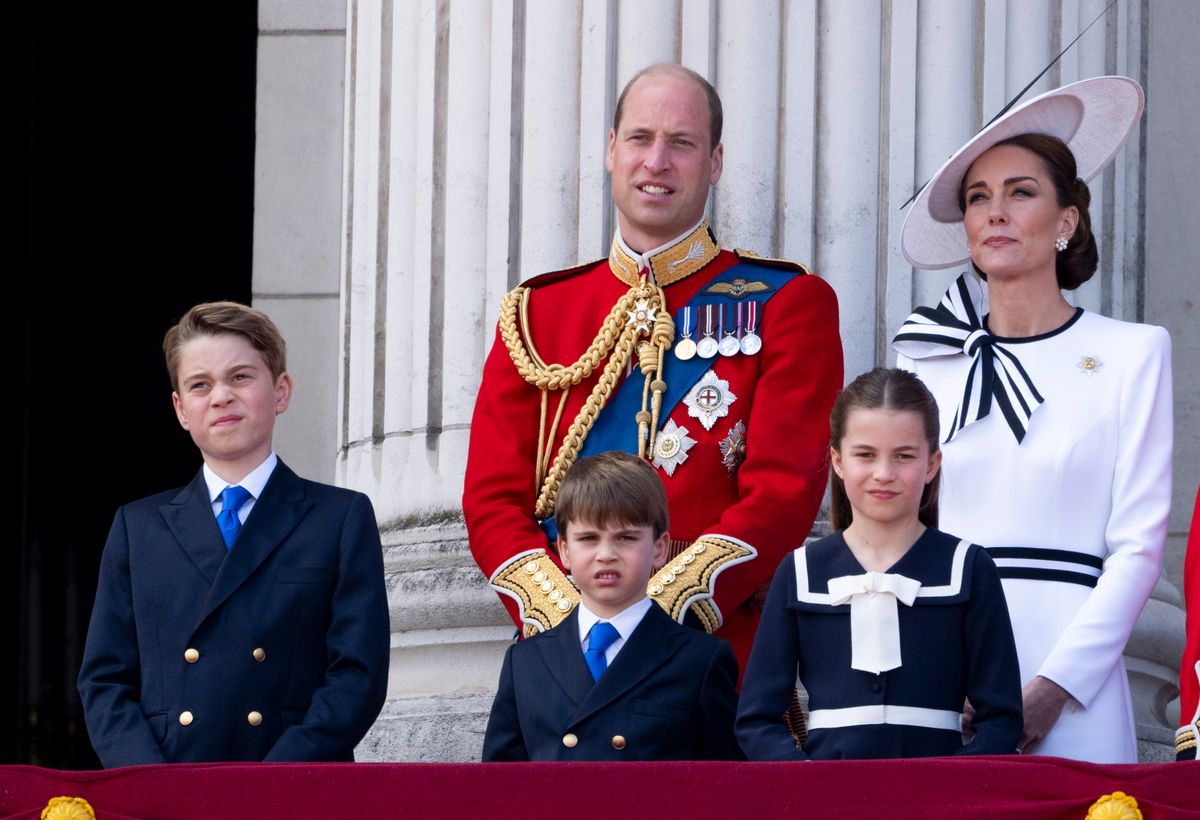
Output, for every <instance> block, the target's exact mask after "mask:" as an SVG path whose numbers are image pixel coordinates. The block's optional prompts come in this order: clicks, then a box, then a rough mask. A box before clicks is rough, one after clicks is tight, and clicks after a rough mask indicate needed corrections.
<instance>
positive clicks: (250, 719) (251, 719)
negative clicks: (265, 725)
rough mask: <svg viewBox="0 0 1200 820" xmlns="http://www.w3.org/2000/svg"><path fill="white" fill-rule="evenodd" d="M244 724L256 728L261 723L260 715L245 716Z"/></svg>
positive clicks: (256, 713)
mask: <svg viewBox="0 0 1200 820" xmlns="http://www.w3.org/2000/svg"><path fill="white" fill-rule="evenodd" d="M246 722H247V723H249V724H250V725H251V726H258V725H259V724H260V723H262V713H261V712H251V713H250V714H248V715H246Z"/></svg>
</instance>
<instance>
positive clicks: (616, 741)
mask: <svg viewBox="0 0 1200 820" xmlns="http://www.w3.org/2000/svg"><path fill="white" fill-rule="evenodd" d="M612 744H613V748H614V749H616V750H617V751H620V750H621V749H624V748H625V737H624V735H613V739H612Z"/></svg>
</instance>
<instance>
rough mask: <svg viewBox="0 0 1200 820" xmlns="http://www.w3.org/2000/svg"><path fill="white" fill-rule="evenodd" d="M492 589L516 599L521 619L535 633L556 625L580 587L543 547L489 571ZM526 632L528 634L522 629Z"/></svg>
mask: <svg viewBox="0 0 1200 820" xmlns="http://www.w3.org/2000/svg"><path fill="white" fill-rule="evenodd" d="M488 582H489V583H490V584H491V585H492V588H493V589H495V590H496V591H497V592H500V593H501V594H504V595H507V596H509V597H510V598H513V599H515V600H516V601H517V603H518V604H519V606H520V609H521V613H520V614H521V621H522V622H523V623H524V624H525V625H526V626H527V627H534V629H535V630H536V631H538V632H544V631H545V630H547V629H551V628H553V627H556V626H558V625H559V624H560V623H562V621H563V619H564V618H566V617H567V616H568V615H570V614H571V610H572V609H574V608H575V605H576V604H577V603H579V590H577V589H576V588H575V585H574V584H573V583H571V579H570V578H568V577H567V576H566V575H564V574H563V572H562V570H561V569H559V568H558V565H557V564H555V563H554V562H553V561H551V560H550V556H548V555H547V554H546V551H545V550H543V549H533V550H526V551H525V552H521V553H517V554H516V555H514V556H513V557H512V558H510V559H508V561H506V562H504V563H503V564H502V565H501V566H500V568H499V569H497V570H496V571H495V572H493V573H492V577H491V578H490V579H489V581H488ZM525 633H526V635H528V634H530V633H529V630H528V629H526V630H525Z"/></svg>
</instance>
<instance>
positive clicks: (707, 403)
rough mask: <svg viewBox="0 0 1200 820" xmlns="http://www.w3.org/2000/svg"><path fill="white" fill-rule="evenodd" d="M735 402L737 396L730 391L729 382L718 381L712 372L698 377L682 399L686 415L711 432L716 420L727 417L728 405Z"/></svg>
mask: <svg viewBox="0 0 1200 820" xmlns="http://www.w3.org/2000/svg"><path fill="white" fill-rule="evenodd" d="M735 401H737V396H735V395H734V394H733V393H732V391H730V389H729V382H727V381H726V380H725V379H718V378H717V374H716V373H714V372H713V371H712V370H709V371H708V372H707V373H705V374H704V375H703V376H702V377H700V381H698V382H696V384H695V385H693V387H692V389H691V390H690V391H688V394H687V395H686V396H684V398H683V403H684V404H686V405H687V409H688V415H689V416H691V417H692V418H694V419H699V420H700V423H701V424H703V425H704V429H705V430H711V429H712V428H713V425H714V424H716V423H717V419H719V418H723V417H724V416H727V415H729V405H731V404H733V403H734V402H735Z"/></svg>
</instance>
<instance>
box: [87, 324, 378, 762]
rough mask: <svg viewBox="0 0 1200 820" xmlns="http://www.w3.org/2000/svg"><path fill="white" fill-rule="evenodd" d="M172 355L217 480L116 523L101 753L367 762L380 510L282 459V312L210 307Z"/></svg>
mask: <svg viewBox="0 0 1200 820" xmlns="http://www.w3.org/2000/svg"><path fill="white" fill-rule="evenodd" d="M163 352H164V353H165V354H166V360H167V369H168V371H169V373H170V376H171V383H172V386H173V387H174V392H173V393H172V395H171V398H172V401H173V402H174V405H175V412H176V415H177V416H178V418H179V423H180V425H182V426H183V428H184V429H185V430H187V431H188V432H189V433H190V434H191V436H192V440H193V441H194V442H195V443H196V446H197V447H198V448H199V450H200V454H201V455H202V456H203V458H204V466H203V468H202V469H201V470H200V472H199V473H198V474H197V475H196V478H195V479H194V480H193V481H192V482H191V483H190V484H189V485H188V486H187V487H184V488H182V489H176V490H172V491H170V492H166V493H162V494H161V495H157V496H151V497H150V498H144V499H142V500H140V501H135V502H133V503H132V504H128V505H126V506H125V507H122V508H121V509H120V510H118V511H117V515H116V519H115V520H114V522H113V526H112V530H111V532H110V533H109V536H108V542H107V543H106V544H105V547H104V555H103V558H102V559H101V563H100V582H99V586H98V589H97V592H96V603H95V607H94V609H93V610H92V620H91V625H90V627H89V628H88V635H87V644H86V646H85V648H84V657H83V666H82V668H81V669H80V672H79V694H80V697H81V698H82V701H83V707H84V715H85V718H86V720H87V726H88V733H89V735H90V736H91V740H92V746H93V747H94V748H95V750H96V753H97V754H98V755H99V756H100V761H101V762H102V763H103V764H104V766H105V767H110V768H111V767H114V766H128V765H134V764H143V763H169V762H185V761H186V762H195V761H219V760H272V761H283V760H305V761H317V760H335V761H336V760H342V761H346V760H353V758H354V746H355V744H357V743H358V741H359V740H361V739H362V737H363V735H364V734H365V733H366V731H367V729H368V728H370V726H371V724H372V723H373V722H374V720H375V717H376V716H377V715H378V714H379V710H380V708H381V707H382V706H383V700H384V696H385V694H386V690H387V671H388V644H389V626H388V606H387V592H386V589H385V587H384V581H383V559H382V551H381V549H380V543H379V530H378V527H377V525H376V522H375V514H374V512H373V510H372V508H371V502H370V501H369V500H367V497H366V496H364V495H362V494H361V493H356V492H352V491H350V490H345V489H341V488H337V487H330V486H328V485H325V484H317V483H316V482H312V481H306V480H304V479H302V478H300V477H298V476H297V475H296V474H295V473H293V472H292V471H291V470H289V469H288V468H287V467H286V466H285V465H284V463H283V462H282V461H280V460H279V458H278V457H277V456H276V455H275V453H274V451H273V449H272V445H271V441H272V433H273V431H274V428H275V417H276V416H278V415H279V414H280V413H282V412H284V411H285V410H286V409H287V406H288V402H289V401H290V400H291V395H292V377H291V376H289V375H288V373H287V366H286V353H285V346H284V341H283V338H282V337H281V336H280V334H279V331H278V329H277V328H276V327H275V325H274V324H273V323H272V322H271V320H270V319H269V318H267V316H266V315H265V314H263V313H262V312H260V311H258V310H254V309H253V308H249V307H246V306H245V305H240V304H236V303H233V302H213V303H209V304H202V305H197V306H196V307H194V308H192V309H191V310H189V311H188V312H187V313H186V314H185V315H184V317H183V318H182V319H181V320H180V321H179V324H177V325H176V326H174V327H172V328H171V329H170V330H169V331H168V332H167V335H166V338H165V339H164V340H163Z"/></svg>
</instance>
